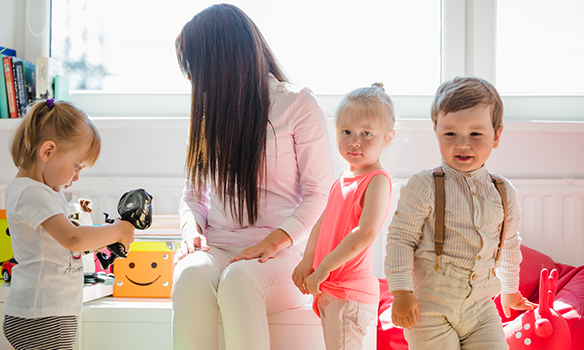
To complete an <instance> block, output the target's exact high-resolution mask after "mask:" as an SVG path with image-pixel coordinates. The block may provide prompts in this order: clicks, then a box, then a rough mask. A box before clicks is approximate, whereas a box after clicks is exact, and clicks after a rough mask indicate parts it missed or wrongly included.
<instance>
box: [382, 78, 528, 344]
mask: <svg viewBox="0 0 584 350" xmlns="http://www.w3.org/2000/svg"><path fill="white" fill-rule="evenodd" d="M431 115H432V121H433V122H434V131H435V133H436V137H437V139H438V144H439V147H440V153H441V155H442V166H441V168H437V169H435V172H436V175H441V176H442V180H441V179H438V180H437V181H443V182H442V183H443V190H439V191H438V195H436V191H435V187H436V188H437V189H439V187H440V186H439V184H438V183H436V185H435V179H434V175H433V172H432V171H422V172H420V173H418V174H416V175H414V176H412V177H411V178H410V180H409V181H408V184H407V185H406V186H405V187H404V188H403V189H402V190H401V194H400V200H399V203H398V208H397V211H396V213H395V215H394V217H393V220H392V222H391V225H390V227H389V235H388V239H387V257H386V261H385V273H386V275H387V281H388V283H389V290H390V291H391V292H392V293H393V296H394V302H393V309H392V322H393V323H394V324H395V325H397V326H400V327H403V328H405V336H406V339H407V341H408V343H409V347H410V349H461V348H462V349H485V350H486V349H488V350H495V349H508V347H507V344H506V342H505V335H504V333H503V329H502V325H501V318H500V317H499V314H498V312H497V309H496V307H495V304H494V303H493V301H492V299H491V298H492V297H494V296H495V295H496V294H497V293H499V291H501V293H502V295H501V303H502V306H503V310H504V312H505V314H506V315H507V314H509V312H510V308H513V309H522V310H526V309H533V307H534V306H535V305H534V304H532V303H530V302H529V301H528V300H527V299H525V298H523V296H522V295H521V293H520V292H519V290H518V286H519V263H520V262H521V252H520V249H519V248H520V245H521V239H520V237H519V234H518V233H517V225H518V222H519V204H518V202H517V191H516V190H515V188H514V187H513V185H511V183H510V182H509V181H508V180H507V179H504V178H503V177H501V176H499V175H494V177H495V178H499V179H500V180H499V181H500V182H501V184H500V186H501V187H504V190H503V189H501V193H500V192H499V190H498V189H497V188H496V186H495V184H494V182H493V180H492V178H491V174H490V173H489V172H488V171H487V169H486V168H485V165H484V164H485V162H486V161H487V159H488V158H489V155H490V154H491V151H492V150H493V149H494V148H497V146H498V145H499V140H500V138H501V132H502V131H503V125H502V117H503V104H502V102H501V98H500V97H499V94H498V93H497V91H496V90H495V88H494V87H493V86H492V85H491V84H490V83H488V82H486V81H485V80H483V79H480V78H474V77H457V78H455V79H454V80H451V81H447V82H445V83H443V84H442V85H441V86H440V87H439V88H438V91H437V92H436V95H435V97H434V101H433V103H432V109H431ZM440 193H443V196H442V195H440ZM440 198H444V202H442V203H441V204H436V203H437V202H436V200H437V199H440ZM505 201H506V202H505ZM439 203H440V202H439ZM440 206H442V207H443V208H444V209H443V213H444V214H443V220H440V209H441V208H440ZM504 206H505V207H506V208H505V209H506V210H504ZM437 212H438V219H439V220H438V222H437V221H436V213H437ZM505 212H506V213H505ZM442 227H443V232H444V234H443V239H442V240H441V239H440V234H439V233H438V234H437V235H435V233H436V232H437V231H438V232H439V231H440V230H441V228H442ZM502 228H504V234H503V236H502V240H501V244H502V246H501V248H500V252H499V249H498V246H499V241H500V235H501V231H502ZM435 241H437V242H438V243H437V244H435ZM441 241H443V245H442V244H441ZM495 271H496V273H495ZM495 275H496V277H495Z"/></svg>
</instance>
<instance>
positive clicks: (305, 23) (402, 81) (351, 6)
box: [51, 0, 440, 95]
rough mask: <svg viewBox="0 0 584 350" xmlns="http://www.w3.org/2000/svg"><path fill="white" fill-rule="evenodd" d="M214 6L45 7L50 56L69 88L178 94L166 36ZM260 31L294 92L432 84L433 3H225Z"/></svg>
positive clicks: (430, 87) (107, 2)
mask: <svg viewBox="0 0 584 350" xmlns="http://www.w3.org/2000/svg"><path fill="white" fill-rule="evenodd" d="M213 3H215V2H214V1H192V0H182V1H176V0H175V1H162V2H158V1H143V0H124V1H117V0H102V1H90V0H75V1H73V0H53V1H52V6H53V8H52V13H53V15H52V16H53V18H52V45H51V51H52V52H51V54H52V56H53V57H55V58H56V59H57V60H59V61H61V62H63V63H64V65H65V66H66V67H68V69H69V73H68V75H69V77H70V79H71V84H72V86H71V87H72V89H79V90H102V91H105V92H108V91H110V92H131V93H135V92H139V93H145V92H146V93H148V92H164V93H168V92H170V93H180V92H183V93H186V92H189V88H190V85H189V84H188V82H187V81H186V79H185V78H184V77H183V76H182V74H181V72H180V70H179V68H178V64H177V60H176V55H175V50H174V39H175V38H176V36H177V34H178V33H179V32H180V30H181V28H182V26H183V25H184V24H185V23H186V22H187V21H188V20H189V19H190V18H192V17H193V16H194V15H195V14H196V13H197V12H199V11H200V10H202V9H204V8H206V7H208V6H209V5H211V4H213ZM232 3H234V4H235V5H236V6H238V7H240V8H241V9H242V10H243V11H245V12H246V13H247V14H248V15H249V16H250V17H251V18H252V20H254V22H255V23H256V24H257V25H258V27H259V28H260V30H261V31H262V33H263V35H264V36H265V37H266V40H267V42H268V44H269V45H270V46H271V48H272V50H273V51H274V53H275V55H276V57H277V59H278V60H279V61H280V63H281V64H282V66H283V68H284V69H285V70H286V72H287V73H288V75H289V78H290V79H291V80H292V81H293V82H294V83H297V84H298V85H303V86H308V87H310V88H311V89H312V90H313V91H315V93H319V94H344V93H346V92H348V91H350V90H352V89H355V88H357V87H360V86H368V85H370V84H371V83H373V82H376V81H381V82H383V83H384V84H385V86H386V90H387V91H388V92H391V93H396V94H428V95H431V94H433V93H434V91H435V90H436V87H437V86H438V84H439V83H440V2H439V1H436V0H420V1H415V2H412V1H401V0H390V1H388V0H364V1H358V2H350V1H346V2H338V1H334V0H327V1H324V0H323V1H313V0H296V1H279V2H274V1H270V0H240V1H233V2H232Z"/></svg>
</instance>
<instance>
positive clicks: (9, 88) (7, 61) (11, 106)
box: [2, 57, 18, 118]
mask: <svg viewBox="0 0 584 350" xmlns="http://www.w3.org/2000/svg"><path fill="white" fill-rule="evenodd" d="M2 64H3V66H4V77H5V79H6V96H7V97H8V110H9V112H10V118H18V111H17V109H16V90H15V89H14V77H13V74H12V58H11V57H4V58H2Z"/></svg>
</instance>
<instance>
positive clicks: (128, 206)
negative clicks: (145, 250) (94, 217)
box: [95, 188, 152, 270]
mask: <svg viewBox="0 0 584 350" xmlns="http://www.w3.org/2000/svg"><path fill="white" fill-rule="evenodd" d="M118 213H119V214H120V217H121V219H122V220H124V221H128V222H129V223H131V224H132V225H134V227H135V228H137V229H138V230H145V229H147V228H148V227H150V225H151V224H152V196H151V195H150V194H149V193H148V192H146V190H144V189H143V188H135V189H133V190H131V191H128V192H126V193H124V194H123V195H122V197H121V198H120V201H119V202H118ZM103 214H104V215H105V222H107V223H110V224H111V223H113V222H114V220H113V219H110V218H109V214H108V213H103ZM107 249H108V250H109V251H110V255H109V257H108V256H107V255H106V254H105V253H103V252H97V253H96V254H95V255H96V256H97V258H98V259H99V263H100V264H101V267H102V268H103V269H104V270H105V269H107V268H108V267H109V266H110V265H111V264H113V263H114V261H115V260H116V258H125V257H126V256H127V254H128V252H127V251H126V249H125V248H124V246H123V245H122V244H121V243H114V244H110V245H108V246H107Z"/></svg>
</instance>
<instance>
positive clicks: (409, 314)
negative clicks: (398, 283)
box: [391, 290, 420, 329]
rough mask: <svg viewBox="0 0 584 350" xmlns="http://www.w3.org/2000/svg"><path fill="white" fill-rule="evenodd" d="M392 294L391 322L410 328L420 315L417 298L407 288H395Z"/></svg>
mask: <svg viewBox="0 0 584 350" xmlns="http://www.w3.org/2000/svg"><path fill="white" fill-rule="evenodd" d="M392 294H393V305H392V307H391V322H393V324H394V325H396V326H398V327H402V328H407V329H412V327H414V326H415V325H416V323H418V318H419V316H420V309H419V307H418V300H417V299H416V297H415V296H414V293H412V292H410V291H409V290H396V291H393V292H392Z"/></svg>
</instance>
